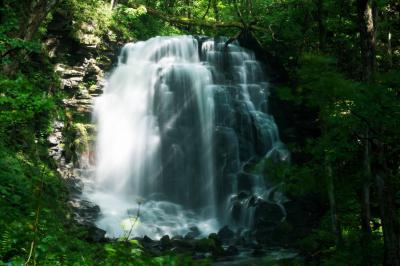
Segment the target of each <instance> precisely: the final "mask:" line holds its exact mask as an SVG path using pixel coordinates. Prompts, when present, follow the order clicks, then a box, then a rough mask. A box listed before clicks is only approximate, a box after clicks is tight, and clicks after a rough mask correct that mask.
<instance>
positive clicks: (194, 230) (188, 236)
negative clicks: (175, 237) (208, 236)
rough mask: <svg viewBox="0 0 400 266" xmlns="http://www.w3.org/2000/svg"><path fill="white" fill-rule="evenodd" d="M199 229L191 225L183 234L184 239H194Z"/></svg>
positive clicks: (198, 234)
mask: <svg viewBox="0 0 400 266" xmlns="http://www.w3.org/2000/svg"><path fill="white" fill-rule="evenodd" d="M200 234H201V233H200V230H199V228H197V226H193V227H191V228H190V232H189V233H187V234H186V235H185V239H194V238H196V237H199V236H200Z"/></svg>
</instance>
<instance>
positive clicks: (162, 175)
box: [85, 36, 287, 238]
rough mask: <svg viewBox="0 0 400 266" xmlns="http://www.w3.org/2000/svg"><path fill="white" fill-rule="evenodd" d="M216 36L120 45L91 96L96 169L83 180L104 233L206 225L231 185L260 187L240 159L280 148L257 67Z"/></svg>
mask: <svg viewBox="0 0 400 266" xmlns="http://www.w3.org/2000/svg"><path fill="white" fill-rule="evenodd" d="M225 43H226V39H224V38H219V39H209V38H195V37H193V36H174V37H155V38H152V39H149V40H148V41H145V42H137V43H134V44H133V43H129V44H126V45H125V46H124V47H123V49H122V51H121V54H120V56H119V61H118V66H117V67H116V69H115V70H114V71H113V73H112V74H111V76H110V78H109V79H108V82H107V85H106V87H105V89H104V94H103V95H101V96H100V97H98V98H97V99H96V102H95V108H94V120H95V121H96V123H97V132H98V134H97V139H96V171H95V177H94V180H93V185H92V186H88V187H87V188H85V195H86V196H87V197H88V198H89V199H90V200H91V201H93V202H94V203H96V204H98V205H99V206H100V209H101V213H102V215H101V217H100V219H99V220H98V222H97V225H98V226H99V227H100V228H102V229H104V230H106V231H107V234H108V236H110V237H118V236H124V235H126V234H127V232H128V231H131V229H132V231H133V234H132V235H133V236H143V235H148V236H150V237H154V238H159V237H161V236H163V235H165V234H169V235H178V234H179V235H182V234H185V233H187V232H189V231H190V230H193V228H194V227H196V228H198V229H199V231H200V233H202V234H204V235H205V234H208V233H210V232H215V231H216V230H218V227H219V226H220V223H221V222H224V223H226V222H227V221H226V219H227V218H226V217H225V216H224V214H222V213H221V212H224V211H223V209H224V207H223V206H224V203H225V202H226V199H227V198H229V197H231V194H232V193H237V192H239V190H243V189H244V190H248V191H251V192H256V191H258V190H263V189H264V188H265V184H264V183H263V178H260V177H257V176H256V177H254V176H252V175H250V174H246V173H244V171H243V167H242V166H243V164H244V162H247V161H249V160H253V159H260V158H263V157H264V156H278V157H279V158H281V159H285V156H287V153H286V152H285V149H284V148H282V147H283V146H282V144H281V142H280V140H279V135H278V130H277V126H276V124H275V122H274V120H273V118H272V116H270V115H268V113H267V98H268V83H267V82H266V80H265V76H264V73H263V70H262V67H261V65H260V64H259V63H258V62H257V61H256V60H255V58H254V55H253V54H252V53H251V52H249V51H247V50H245V49H243V48H241V47H240V46H239V45H238V44H237V43H232V44H229V45H225ZM243 176H245V177H243ZM249 176H250V177H249ZM224 217H225V218H224ZM228 220H229V218H228Z"/></svg>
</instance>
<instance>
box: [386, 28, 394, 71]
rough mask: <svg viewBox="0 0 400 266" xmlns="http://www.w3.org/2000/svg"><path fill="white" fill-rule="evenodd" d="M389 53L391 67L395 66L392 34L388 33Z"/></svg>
mask: <svg viewBox="0 0 400 266" xmlns="http://www.w3.org/2000/svg"><path fill="white" fill-rule="evenodd" d="M387 53H388V59H389V67H392V66H393V51H392V33H391V32H390V31H389V32H388V38H387Z"/></svg>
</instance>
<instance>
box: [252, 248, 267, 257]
mask: <svg viewBox="0 0 400 266" xmlns="http://www.w3.org/2000/svg"><path fill="white" fill-rule="evenodd" d="M251 255H253V256H254V257H261V256H264V255H265V250H264V249H263V248H262V247H256V248H255V249H253V251H252V252H251Z"/></svg>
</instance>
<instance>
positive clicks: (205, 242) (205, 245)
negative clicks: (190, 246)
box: [195, 238, 215, 252]
mask: <svg viewBox="0 0 400 266" xmlns="http://www.w3.org/2000/svg"><path fill="white" fill-rule="evenodd" d="M214 246H215V242H214V240H213V239H209V238H202V239H199V240H197V241H196V242H195V249H196V251H199V252H211V251H212V250H213V248H214Z"/></svg>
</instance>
